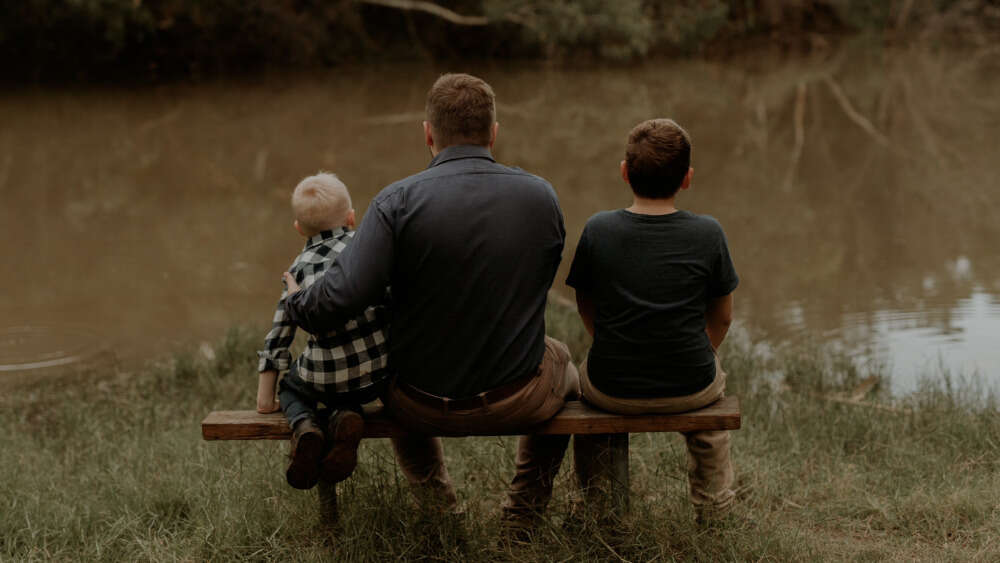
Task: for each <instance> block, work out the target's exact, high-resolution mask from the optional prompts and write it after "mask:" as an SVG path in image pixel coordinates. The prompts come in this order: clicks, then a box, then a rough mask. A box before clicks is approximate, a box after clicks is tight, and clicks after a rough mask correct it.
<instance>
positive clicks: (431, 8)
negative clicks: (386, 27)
mask: <svg viewBox="0 0 1000 563" xmlns="http://www.w3.org/2000/svg"><path fill="white" fill-rule="evenodd" d="M354 1H355V2H356V3H358V4H370V5H373V6H385V7H387V8H396V9H398V10H409V11H415V12H424V13H426V14H431V15H432V16H437V17H439V18H441V19H443V20H447V21H449V22H451V23H453V24H455V25H473V26H482V25H488V24H489V23H490V21H489V20H488V19H487V18H486V16H463V15H462V14H459V13H456V12H453V11H451V10H449V9H448V8H444V7H442V6H438V5H437V4H435V3H433V2H424V1H423V0H354Z"/></svg>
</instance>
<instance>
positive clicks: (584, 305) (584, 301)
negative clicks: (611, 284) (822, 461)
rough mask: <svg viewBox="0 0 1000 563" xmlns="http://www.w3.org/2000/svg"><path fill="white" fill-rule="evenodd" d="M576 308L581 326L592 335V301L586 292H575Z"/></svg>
mask: <svg viewBox="0 0 1000 563" xmlns="http://www.w3.org/2000/svg"><path fill="white" fill-rule="evenodd" d="M576 310H577V311H578V312H579V313H580V319H581V320H582V321H583V326H584V327H585V328H586V329H587V332H589V333H590V337H591V338H593V337H594V302H593V301H592V300H591V299H590V296H589V295H587V294H586V293H584V292H582V291H580V290H577V292H576Z"/></svg>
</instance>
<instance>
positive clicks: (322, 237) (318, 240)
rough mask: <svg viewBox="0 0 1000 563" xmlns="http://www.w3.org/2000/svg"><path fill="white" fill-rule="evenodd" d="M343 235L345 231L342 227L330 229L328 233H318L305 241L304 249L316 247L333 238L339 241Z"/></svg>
mask: <svg viewBox="0 0 1000 563" xmlns="http://www.w3.org/2000/svg"><path fill="white" fill-rule="evenodd" d="M345 234H347V229H345V228H344V227H337V228H336V229H330V230H328V231H320V232H318V233H316V234H315V235H313V236H311V237H309V239H308V240H307V241H306V248H307V249H308V248H312V247H314V246H318V245H320V244H323V243H324V242H326V241H328V240H331V239H335V238H338V239H339V238H340V237H342V236H344V235H345Z"/></svg>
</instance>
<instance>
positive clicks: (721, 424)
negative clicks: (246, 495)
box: [201, 397, 740, 440]
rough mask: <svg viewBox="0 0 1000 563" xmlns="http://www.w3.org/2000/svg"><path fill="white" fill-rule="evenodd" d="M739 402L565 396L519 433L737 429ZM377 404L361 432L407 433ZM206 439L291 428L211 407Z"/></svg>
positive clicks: (262, 436)
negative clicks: (688, 406)
mask: <svg viewBox="0 0 1000 563" xmlns="http://www.w3.org/2000/svg"><path fill="white" fill-rule="evenodd" d="M739 428H740V402H739V398H737V397H725V398H723V399H722V400H720V401H718V402H716V403H714V404H712V405H709V406H707V407H705V408H703V409H700V410H696V411H690V412H685V413H680V414H642V415H620V414H613V413H609V412H604V411H600V410H597V409H595V408H593V407H591V406H589V405H587V404H585V403H582V402H580V401H570V402H568V403H566V406H565V407H563V409H562V410H561V411H560V412H559V414H557V415H556V416H554V417H553V418H551V419H549V420H547V421H546V422H544V423H543V424H541V425H539V426H536V427H534V428H524V429H523V430H522V432H521V433H524V434H622V433H627V432H690V431H693V430H737V429H739ZM407 433H408V431H407V429H406V428H404V427H402V426H400V425H399V424H398V423H396V422H395V421H394V420H392V419H391V418H390V417H388V416H387V415H386V414H385V413H384V412H382V409H381V407H377V408H375V409H366V410H365V437H366V438H389V437H393V436H403V435H405V434H407ZM201 434H202V437H203V438H204V439H205V440H287V439H288V438H289V437H290V436H291V430H290V429H289V428H288V423H287V422H286V421H285V417H284V415H282V414H281V413H272V414H258V413H257V412H256V411H213V412H211V413H209V415H208V416H207V417H205V420H203V421H202V423H201ZM509 434H513V432H503V433H497V432H494V433H489V432H487V433H477V434H455V435H452V434H449V436H497V435H509Z"/></svg>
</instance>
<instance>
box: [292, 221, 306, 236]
mask: <svg viewBox="0 0 1000 563" xmlns="http://www.w3.org/2000/svg"><path fill="white" fill-rule="evenodd" d="M292 226H293V227H295V230H296V231H297V232H298V233H299V234H300V235H302V236H306V234H305V233H304V232H303V231H302V225H300V224H299V220H298V219H296V220H295V222H294V223H292Z"/></svg>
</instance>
